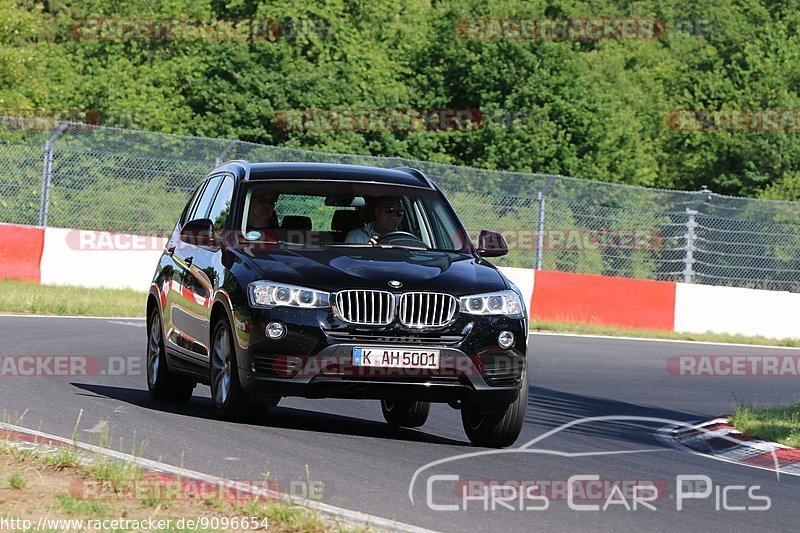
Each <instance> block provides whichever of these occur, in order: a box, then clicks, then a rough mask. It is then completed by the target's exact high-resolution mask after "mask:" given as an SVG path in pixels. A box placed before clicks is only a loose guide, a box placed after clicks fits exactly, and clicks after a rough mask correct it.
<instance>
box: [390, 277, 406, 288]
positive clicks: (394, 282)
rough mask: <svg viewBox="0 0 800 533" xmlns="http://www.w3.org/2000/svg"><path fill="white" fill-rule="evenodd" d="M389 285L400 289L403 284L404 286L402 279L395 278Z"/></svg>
mask: <svg viewBox="0 0 800 533" xmlns="http://www.w3.org/2000/svg"><path fill="white" fill-rule="evenodd" d="M389 286H390V287H393V288H395V289H399V288H400V287H402V286H403V283H402V282H400V281H397V280H396V279H393V280H391V281H390V282H389Z"/></svg>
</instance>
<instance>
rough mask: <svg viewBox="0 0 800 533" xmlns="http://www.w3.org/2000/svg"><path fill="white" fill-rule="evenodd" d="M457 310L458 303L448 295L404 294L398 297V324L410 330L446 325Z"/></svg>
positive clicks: (427, 293) (428, 293) (430, 293)
mask: <svg viewBox="0 0 800 533" xmlns="http://www.w3.org/2000/svg"><path fill="white" fill-rule="evenodd" d="M457 310H458V301H457V300H456V299H455V297H453V296H452V295H450V294H442V293H435V292H406V293H404V294H403V295H402V296H400V311H399V315H400V322H401V323H402V324H403V325H404V326H408V327H412V328H423V327H438V326H444V325H446V324H448V323H449V322H450V321H451V320H453V317H454V316H455V314H456V311H457Z"/></svg>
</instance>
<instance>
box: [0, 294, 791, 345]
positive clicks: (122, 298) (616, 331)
mask: <svg viewBox="0 0 800 533" xmlns="http://www.w3.org/2000/svg"><path fill="white" fill-rule="evenodd" d="M146 297H147V295H146V293H144V292H137V291H132V290H126V289H87V288H84V287H60V286H59V287H56V286H48V285H37V284H35V283H28V282H21V281H10V280H0V313H2V312H6V313H27V314H41V315H78V316H118V317H142V316H144V313H145V299H146ZM198 307H199V304H198ZM203 309H204V308H202V309H199V310H201V311H202V310H203ZM530 329H531V330H532V331H552V332H557V333H577V334H591V335H608V336H612V337H643V338H648V339H672V340H686V341H705V342H721V343H733V344H762V345H765V346H791V347H800V339H780V340H779V339H769V338H766V337H754V336H747V335H729V334H724V333H711V332H708V333H675V332H672V331H653V330H644V329H633V328H621V327H614V326H597V325H592V324H572V323H561V322H531V323H530Z"/></svg>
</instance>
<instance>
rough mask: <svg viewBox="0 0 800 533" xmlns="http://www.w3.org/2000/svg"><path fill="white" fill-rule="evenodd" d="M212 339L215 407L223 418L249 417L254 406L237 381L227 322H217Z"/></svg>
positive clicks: (212, 393)
mask: <svg viewBox="0 0 800 533" xmlns="http://www.w3.org/2000/svg"><path fill="white" fill-rule="evenodd" d="M211 339H212V340H211V399H212V400H213V401H214V410H215V411H216V413H217V416H219V417H220V418H222V419H224V420H241V419H245V418H248V417H249V416H250V415H252V414H253V412H254V408H253V405H252V404H251V403H250V401H249V399H248V398H247V395H246V394H245V392H244V391H243V390H242V386H241V384H240V383H239V367H238V365H237V362H236V353H235V352H234V348H233V335H231V330H230V326H228V323H227V321H225V320H220V321H219V322H217V324H216V325H215V327H214V335H213V336H212V337H211Z"/></svg>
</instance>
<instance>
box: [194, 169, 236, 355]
mask: <svg viewBox="0 0 800 533" xmlns="http://www.w3.org/2000/svg"><path fill="white" fill-rule="evenodd" d="M233 186H234V179H233V176H230V175H224V176H222V180H221V182H220V184H219V187H218V188H217V192H216V195H215V197H214V200H213V202H212V203H211V207H210V208H209V210H208V212H207V213H205V214H204V215H203V216H200V213H199V212H198V214H197V216H196V218H208V219H210V220H211V222H212V225H213V232H214V235H215V236H216V237H217V238H219V239H220V240H221V239H223V238H224V236H225V222H226V220H227V218H228V211H229V209H230V205H231V201H232V199H233ZM221 254H222V252H221V248H220V246H219V245H218V244H213V245H211V246H192V255H191V257H192V261H191V262H190V263H189V264H188V265H187V267H186V269H185V271H184V274H183V287H184V298H185V299H186V302H185V305H186V308H185V311H186V314H185V318H186V321H187V326H186V327H187V333H188V334H190V335H191V336H192V340H193V342H192V351H193V352H195V355H197V356H199V357H202V358H204V360H207V358H208V353H209V345H208V343H209V339H210V331H209V329H208V328H209V315H210V313H211V305H212V303H213V302H212V298H213V296H214V292H215V291H216V288H217V287H218V286H219V283H220V277H221V276H222V260H221Z"/></svg>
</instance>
